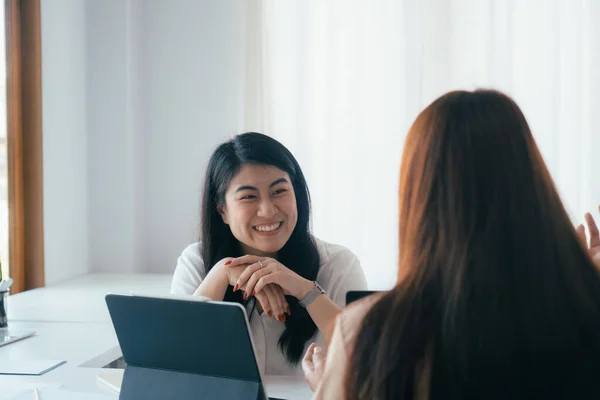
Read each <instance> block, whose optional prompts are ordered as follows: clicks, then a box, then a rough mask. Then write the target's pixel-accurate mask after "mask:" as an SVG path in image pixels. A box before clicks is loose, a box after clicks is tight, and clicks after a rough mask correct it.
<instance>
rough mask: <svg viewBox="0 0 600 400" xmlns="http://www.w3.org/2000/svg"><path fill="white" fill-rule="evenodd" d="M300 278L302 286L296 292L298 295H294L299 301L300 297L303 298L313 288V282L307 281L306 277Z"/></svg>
mask: <svg viewBox="0 0 600 400" xmlns="http://www.w3.org/2000/svg"><path fill="white" fill-rule="evenodd" d="M302 279H303V282H302V288H301V290H300V292H299V293H298V295H297V296H296V298H297V299H298V300H300V301H301V300H302V299H304V298H305V297H306V295H307V294H308V293H310V291H311V290H313V289H314V288H315V283H314V282H313V281H309V280H308V279H304V278H302Z"/></svg>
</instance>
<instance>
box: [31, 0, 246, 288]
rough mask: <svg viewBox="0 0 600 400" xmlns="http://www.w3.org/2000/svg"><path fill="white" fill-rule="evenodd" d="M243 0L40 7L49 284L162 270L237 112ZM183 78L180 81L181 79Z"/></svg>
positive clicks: (50, 0) (173, 255)
mask: <svg viewBox="0 0 600 400" xmlns="http://www.w3.org/2000/svg"><path fill="white" fill-rule="evenodd" d="M242 4H243V2H242V1H241V0H220V1H210V0H177V1H173V2H170V1H169V2H167V1H162V0H102V1H81V0H42V58H43V72H42V74H43V75H42V77H43V88H42V89H43V113H44V114H43V118H44V224H45V242H46V245H45V247H46V248H45V255H46V281H47V283H48V284H52V283H55V282H58V281H61V280H64V279H69V278H72V277H74V276H77V275H81V274H84V273H87V272H89V271H98V272H113V271H122V272H134V271H154V272H172V271H173V269H174V267H175V263H176V259H177V256H178V255H179V253H180V252H181V250H182V249H183V248H184V247H185V246H186V245H187V244H189V243H190V242H192V241H194V240H196V239H197V237H198V229H197V227H198V222H199V221H198V217H199V215H198V214H199V213H198V209H199V196H200V187H201V181H202V176H203V172H204V167H205V165H206V162H207V160H208V157H209V155H210V153H211V151H212V150H213V149H214V147H215V146H216V145H217V144H218V143H219V142H221V141H223V140H225V139H226V138H228V137H230V136H232V135H234V134H236V133H238V132H239V129H240V126H241V125H242V123H241V119H242V116H243V110H242V100H243V85H242V79H243V73H242V71H243V58H244V47H243V42H244V38H243V35H242V30H243V24H244V20H243V17H242V16H243V10H242V9H241V8H240V7H241V6H242ZM183 77H185V78H183Z"/></svg>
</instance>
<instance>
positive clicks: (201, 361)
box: [106, 294, 282, 400]
mask: <svg viewBox="0 0 600 400" xmlns="http://www.w3.org/2000/svg"><path fill="white" fill-rule="evenodd" d="M106 305H107V307H108V311H109V313H110V317H111V320H112V323H113V327H114V329H115V332H116V334H117V339H118V341H119V345H120V347H121V351H122V353H123V358H124V360H125V364H126V367H125V372H124V374H123V381H122V385H121V390H120V396H119V399H122V400H127V399H140V398H144V399H168V398H173V399H182V400H185V399H228V400H237V399H240V400H241V399H256V400H266V399H268V397H267V395H266V389H265V386H264V384H263V382H264V380H263V377H262V375H261V372H260V370H259V368H258V363H257V361H256V354H255V350H254V344H253V342H252V336H251V334H250V327H249V323H248V317H247V315H246V310H245V309H244V308H243V307H242V306H241V305H240V304H237V303H228V302H218V301H206V299H203V298H198V297H194V296H185V297H182V296H179V297H172V296H166V297H157V296H144V295H121V294H108V295H107V296H106ZM269 399H270V400H282V399H275V398H269Z"/></svg>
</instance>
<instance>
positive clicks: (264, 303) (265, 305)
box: [256, 292, 273, 317]
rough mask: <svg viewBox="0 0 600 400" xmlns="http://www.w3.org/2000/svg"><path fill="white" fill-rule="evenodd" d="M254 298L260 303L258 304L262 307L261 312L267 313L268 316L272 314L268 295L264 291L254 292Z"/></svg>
mask: <svg viewBox="0 0 600 400" xmlns="http://www.w3.org/2000/svg"><path fill="white" fill-rule="evenodd" d="M256 300H257V301H258V302H259V303H260V306H261V307H262V309H263V312H264V313H265V314H267V315H268V316H269V317H272V316H273V311H272V308H271V303H270V302H269V297H268V296H267V294H266V293H265V292H260V293H257V294H256Z"/></svg>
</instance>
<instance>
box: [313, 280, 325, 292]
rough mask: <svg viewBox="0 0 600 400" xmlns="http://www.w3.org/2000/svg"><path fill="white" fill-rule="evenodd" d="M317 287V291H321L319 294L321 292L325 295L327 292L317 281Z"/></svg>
mask: <svg viewBox="0 0 600 400" xmlns="http://www.w3.org/2000/svg"><path fill="white" fill-rule="evenodd" d="M315 287H316V288H317V289H319V292H321V293H325V290H324V289H323V288H322V287H321V285H319V284H318V283H317V282H316V281H315Z"/></svg>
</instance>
